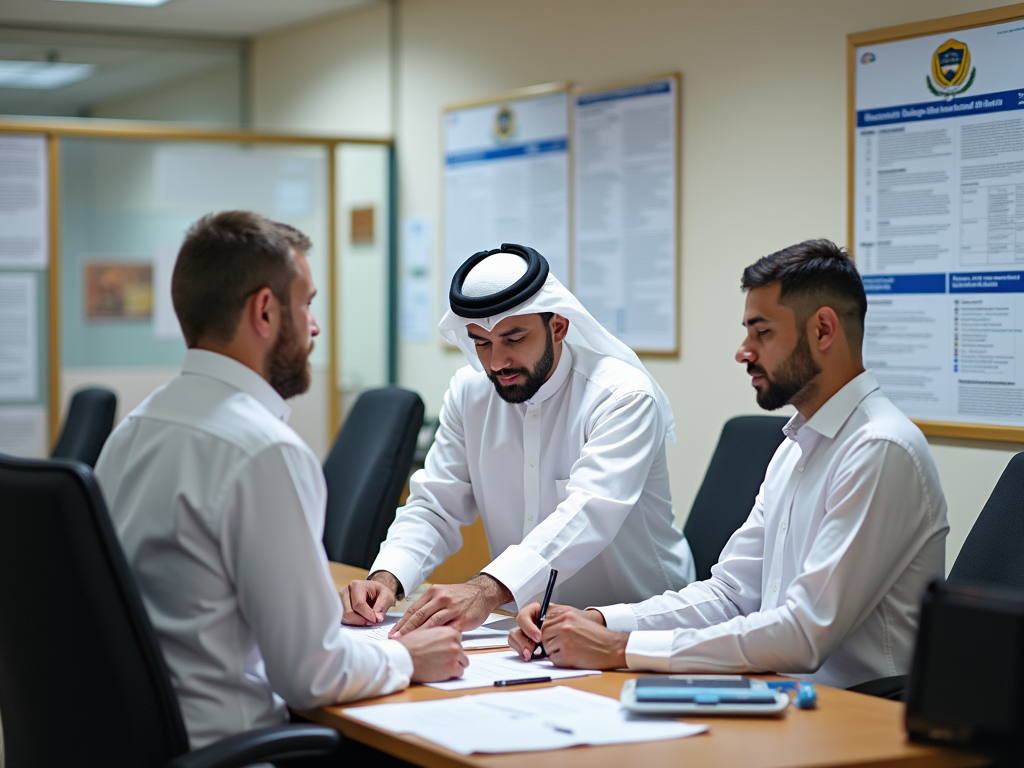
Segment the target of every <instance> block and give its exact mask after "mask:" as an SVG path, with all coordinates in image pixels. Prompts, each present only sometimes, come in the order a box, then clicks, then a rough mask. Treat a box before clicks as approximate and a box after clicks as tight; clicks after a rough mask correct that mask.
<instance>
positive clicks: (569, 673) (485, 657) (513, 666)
mask: <svg viewBox="0 0 1024 768" xmlns="http://www.w3.org/2000/svg"><path fill="white" fill-rule="evenodd" d="M600 674H601V672H600V671H599V670H596V669H560V668H559V667H556V666H555V665H554V664H552V663H551V662H550V661H547V660H546V659H545V660H540V661H523V660H522V659H521V658H519V655H518V654H515V653H509V652H507V651H498V652H497V653H478V654H474V655H472V656H470V657H469V666H468V667H466V669H465V671H463V673H462V677H460V678H458V679H456V680H446V681H445V682H443V683H427V685H429V686H430V687H431V688H440V689H441V690H442V691H461V690H465V689H466V688H488V687H491V686H493V685H494V684H495V683H496V682H498V681H499V680H525V679H528V678H531V677H550V678H551V679H552V680H563V679H566V678H570V677H589V676H591V675H600Z"/></svg>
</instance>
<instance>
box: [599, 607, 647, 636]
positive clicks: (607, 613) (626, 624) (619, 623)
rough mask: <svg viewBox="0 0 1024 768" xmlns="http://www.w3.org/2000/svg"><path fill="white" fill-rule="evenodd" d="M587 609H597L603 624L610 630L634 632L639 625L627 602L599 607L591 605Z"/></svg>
mask: <svg viewBox="0 0 1024 768" xmlns="http://www.w3.org/2000/svg"><path fill="white" fill-rule="evenodd" d="M587 610H588V611H590V610H593V611H598V612H599V613H600V614H601V615H602V616H604V625H605V626H606V627H608V629H610V630H611V631H612V632H636V631H637V629H639V627H640V625H639V624H638V623H637V620H636V614H635V613H633V607H632V606H631V605H629V603H619V604H617V605H604V606H601V607H600V608H597V607H594V606H591V607H589V608H587Z"/></svg>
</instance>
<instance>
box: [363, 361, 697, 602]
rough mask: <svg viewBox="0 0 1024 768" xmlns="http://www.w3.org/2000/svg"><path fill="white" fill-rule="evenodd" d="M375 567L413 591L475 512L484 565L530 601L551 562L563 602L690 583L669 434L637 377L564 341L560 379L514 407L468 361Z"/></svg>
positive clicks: (647, 383) (645, 381)
mask: <svg viewBox="0 0 1024 768" xmlns="http://www.w3.org/2000/svg"><path fill="white" fill-rule="evenodd" d="M409 488H410V495H409V500H408V503H407V504H406V505H405V506H404V507H402V508H401V509H399V510H398V514H397V516H396V519H395V522H394V523H393V524H392V525H391V528H390V530H389V531H388V537H387V540H386V541H385V542H384V544H383V545H381V551H380V554H379V555H378V556H377V559H376V560H375V561H374V563H373V567H372V568H371V569H370V570H371V572H373V571H377V570H385V571H389V572H390V573H392V574H394V575H395V577H397V578H398V580H399V581H400V582H401V583H402V586H403V587H404V589H405V591H406V593H408V592H411V591H412V590H413V589H415V588H416V587H417V586H419V585H420V584H421V583H422V582H423V581H424V579H426V578H427V577H428V576H429V574H430V572H431V571H433V569H434V568H435V567H436V566H437V565H438V564H440V563H441V562H442V561H443V560H444V559H445V558H446V557H448V555H450V554H451V553H453V552H455V551H457V550H458V549H459V547H460V546H461V545H462V535H461V533H460V531H459V528H460V527H461V526H464V525H469V524H470V523H472V522H473V520H475V519H476V517H477V515H478V514H479V515H480V516H481V517H482V518H483V522H484V529H485V530H486V532H487V541H488V543H489V545H490V550H491V552H492V553H497V557H496V558H495V559H494V560H493V561H492V562H491V563H490V565H488V566H487V567H486V568H484V569H483V572H484V573H488V574H490V575H491V576H493V577H494V578H496V579H497V580H498V581H500V582H501V583H502V584H504V585H505V586H506V587H508V589H509V590H510V591H511V592H512V595H513V598H514V601H515V603H516V604H517V605H518V606H520V607H522V606H524V605H525V604H527V603H528V602H530V601H531V600H537V599H539V598H540V596H541V595H542V593H543V591H544V588H545V587H546V586H547V581H548V574H549V572H550V569H551V568H557V569H558V586H557V587H556V589H555V600H556V601H557V602H560V603H567V604H569V605H577V606H582V605H588V604H590V603H592V602H594V601H595V600H601V601H607V600H608V599H613V600H637V599H640V598H642V597H643V596H646V595H650V594H652V593H654V592H659V591H662V590H664V589H678V588H679V587H680V586H682V585H684V584H687V583H688V582H690V581H692V580H693V578H694V570H693V558H692V556H691V554H690V547H689V545H688V544H687V543H686V539H685V538H684V537H683V534H682V533H681V532H680V531H679V529H677V528H675V527H674V526H673V518H672V499H671V494H670V492H669V477H668V468H667V466H666V462H665V426H664V423H663V420H662V414H661V410H660V409H659V408H658V405H657V403H656V401H655V399H654V396H653V391H652V386H651V380H650V379H649V378H648V377H647V376H646V375H645V374H644V373H643V372H642V371H640V370H639V369H637V368H634V367H633V366H631V365H629V364H627V363H624V362H622V361H620V360H616V359H615V358H613V357H609V356H605V355H599V354H597V353H596V352H593V351H592V350H589V349H587V348H585V347H573V346H572V345H570V344H567V343H565V342H563V344H562V354H561V357H560V359H559V362H558V365H557V366H556V367H555V370H554V371H553V372H552V374H551V377H550V378H549V379H548V380H547V381H546V382H544V384H543V385H542V386H541V388H540V389H539V390H538V392H537V394H536V395H534V397H533V398H532V399H530V400H529V401H527V402H525V403H518V404H512V403H506V402H505V401H504V400H502V399H501V398H500V397H499V396H498V394H497V392H496V391H495V389H494V385H493V384H492V383H491V381H490V379H488V378H487V376H486V374H484V373H482V372H477V371H475V370H473V369H472V368H471V367H469V366H466V367H465V368H462V369H460V370H459V371H457V372H456V374H455V376H454V377H453V378H452V383H451V386H450V387H449V389H448V392H447V394H446V395H445V399H444V407H443V408H442V410H441V425H440V427H439V428H438V430H437V437H436V439H435V441H434V445H433V446H432V447H431V449H430V452H429V453H428V454H427V459H426V466H425V468H424V469H422V470H420V471H418V472H416V473H415V474H414V475H413V476H412V479H411V481H410V485H409Z"/></svg>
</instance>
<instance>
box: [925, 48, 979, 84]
mask: <svg viewBox="0 0 1024 768" xmlns="http://www.w3.org/2000/svg"><path fill="white" fill-rule="evenodd" d="M976 73H977V70H976V69H972V68H971V51H970V49H969V48H968V47H967V44H966V43H961V42H960V41H959V40H953V39H952V38H951V39H949V40H947V41H946V42H944V43H943V44H942V45H940V46H939V47H938V48H936V49H935V53H933V54H932V73H931V77H926V78H925V81H926V82H927V83H928V90H930V91H931V92H932V93H933V94H934V95H935V96H941V97H945V98H951V97H952V96H955V95H956V94H958V93H963V92H964V91H966V90H967V89H968V88H970V87H971V85H972V84H973V83H974V76H975V74H976ZM968 75H970V77H969V78H968ZM965 81H966V82H965Z"/></svg>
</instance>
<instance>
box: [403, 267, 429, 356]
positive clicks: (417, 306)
mask: <svg viewBox="0 0 1024 768" xmlns="http://www.w3.org/2000/svg"><path fill="white" fill-rule="evenodd" d="M400 290H401V297H402V299H401V303H400V305H399V329H400V331H401V334H402V338H403V339H406V340H408V341H424V340H426V339H430V338H431V337H432V336H433V335H434V332H435V329H436V327H437V323H436V322H435V321H434V318H433V316H432V315H431V314H430V298H431V297H430V293H431V282H430V278H429V277H407V278H406V279H405V280H404V281H402V284H401V287H400Z"/></svg>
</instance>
